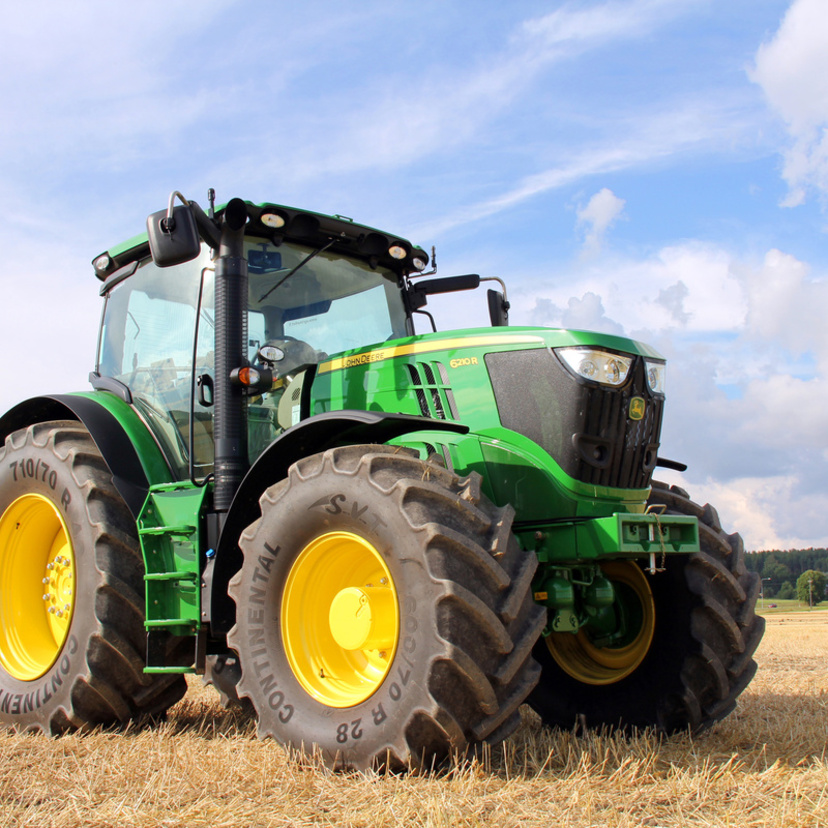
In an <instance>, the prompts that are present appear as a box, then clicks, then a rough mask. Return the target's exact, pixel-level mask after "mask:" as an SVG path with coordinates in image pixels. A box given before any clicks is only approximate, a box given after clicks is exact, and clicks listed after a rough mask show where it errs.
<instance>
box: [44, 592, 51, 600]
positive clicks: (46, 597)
mask: <svg viewBox="0 0 828 828" xmlns="http://www.w3.org/2000/svg"><path fill="white" fill-rule="evenodd" d="M49 598H51V596H50V595H49V593H48V592H47V593H45V594H44V596H43V600H44V601H48V600H49Z"/></svg>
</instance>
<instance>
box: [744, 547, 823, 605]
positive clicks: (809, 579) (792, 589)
mask: <svg viewBox="0 0 828 828" xmlns="http://www.w3.org/2000/svg"><path fill="white" fill-rule="evenodd" d="M745 558H746V561H747V568H748V569H749V570H751V571H752V572H758V573H759V575H760V576H761V578H762V587H763V589H764V593H765V598H766V599H767V598H782V599H787V598H798V599H799V600H800V601H803V602H805V603H807V602H808V601H809V600H811V601H812V602H813V603H814V604H818V603H819V602H820V601H824V600H825V599H826V594H825V592H826V580H828V579H826V574H828V549H786V550H784V551H783V550H779V549H771V550H765V551H762V552H748V554H747V555H746V556H745Z"/></svg>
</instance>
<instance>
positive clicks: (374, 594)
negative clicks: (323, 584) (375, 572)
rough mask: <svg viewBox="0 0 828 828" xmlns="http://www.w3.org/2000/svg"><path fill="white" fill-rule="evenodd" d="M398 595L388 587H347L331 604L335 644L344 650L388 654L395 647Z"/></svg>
mask: <svg viewBox="0 0 828 828" xmlns="http://www.w3.org/2000/svg"><path fill="white" fill-rule="evenodd" d="M393 600H394V595H393V593H392V592H391V590H390V589H388V588H387V587H367V586H366V587H361V588H360V587H346V588H345V589H342V590H340V591H339V592H338V593H337V594H336V597H335V598H334V599H333V601H331V610H330V613H329V614H328V618H329V621H330V625H331V635H333V637H334V641H336V643H337V644H339V646H340V647H342V648H343V649H344V650H387V649H389V648H390V647H392V646H393V645H394V634H395V632H396V631H395V628H394V608H393V606H392V602H393Z"/></svg>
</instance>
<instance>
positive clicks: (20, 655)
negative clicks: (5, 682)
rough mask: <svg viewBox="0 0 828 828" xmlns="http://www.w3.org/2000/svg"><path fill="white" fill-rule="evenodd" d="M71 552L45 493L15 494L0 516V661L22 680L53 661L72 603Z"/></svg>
mask: <svg viewBox="0 0 828 828" xmlns="http://www.w3.org/2000/svg"><path fill="white" fill-rule="evenodd" d="M75 581H76V572H75V554H74V552H73V550H72V541H71V539H70V537H69V532H68V531H67V529H66V524H65V523H64V522H63V518H62V517H61V516H60V513H59V512H58V510H57V507H56V506H55V505H54V504H53V503H52V501H51V500H49V499H48V498H46V497H43V496H42V495H39V494H27V495H23V497H19V498H18V499H17V500H15V501H14V502H13V503H12V504H11V505H10V506H9V507H8V509H6V511H5V512H3V515H2V517H0V664H2V665H3V668H4V669H5V670H6V672H7V673H9V675H11V676H13V677H14V678H16V679H20V680H21V681H32V680H34V679H37V678H40V677H41V676H42V675H44V673H46V671H47V670H48V669H49V668H50V667H51V666H52V665H53V664H54V663H55V661H57V657H58V655H59V653H60V651H61V649H62V647H63V644H64V642H65V641H66V636H67V635H68V633H69V624H70V623H71V621H72V613H73V611H74V607H75Z"/></svg>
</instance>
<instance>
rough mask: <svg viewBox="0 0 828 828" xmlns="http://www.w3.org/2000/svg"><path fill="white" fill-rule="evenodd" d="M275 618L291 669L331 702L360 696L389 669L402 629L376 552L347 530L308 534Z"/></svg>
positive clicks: (390, 583)
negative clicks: (310, 537)
mask: <svg viewBox="0 0 828 828" xmlns="http://www.w3.org/2000/svg"><path fill="white" fill-rule="evenodd" d="M281 622H282V642H283V644H284V647H285V652H286V653H287V659H288V662H289V663H290V667H291V670H293V673H294V675H295V676H296V678H297V679H298V680H299V683H300V684H301V685H302V687H304V688H305V690H306V691H307V692H308V693H309V694H310V695H311V696H313V698H315V699H317V700H318V701H320V702H322V703H323V704H326V705H328V706H329V707H352V706H353V705H355V704H359V703H360V702H363V701H365V699H367V698H369V697H370V696H371V695H372V694H373V693H374V692H375V691H376V690H377V688H378V687H379V686H380V685H381V684H382V682H383V680H384V679H385V676H386V675H387V674H388V671H389V669H390V668H391V663H392V662H393V660H394V654H395V653H396V651H397V641H398V639H399V632H400V611H399V602H398V599H397V590H396V587H395V586H394V581H393V578H392V577H391V573H390V572H389V570H388V567H387V566H386V565H385V562H384V561H383V559H382V556H381V555H380V554H379V552H378V551H377V550H376V548H375V547H374V546H373V545H372V544H371V543H369V542H368V541H367V540H365V539H364V538H361V537H360V536H359V535H355V534H352V533H351V532H328V533H326V534H324V535H322V536H321V537H319V538H317V539H316V540H314V541H312V542H311V543H309V544H308V545H307V546H306V547H305V548H304V549H303V550H302V552H301V553H300V555H299V557H298V558H297V559H296V561H295V562H294V564H293V566H292V567H291V569H290V573H289V574H288V578H287V582H286V583H285V591H284V595H283V598H282V610H281Z"/></svg>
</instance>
